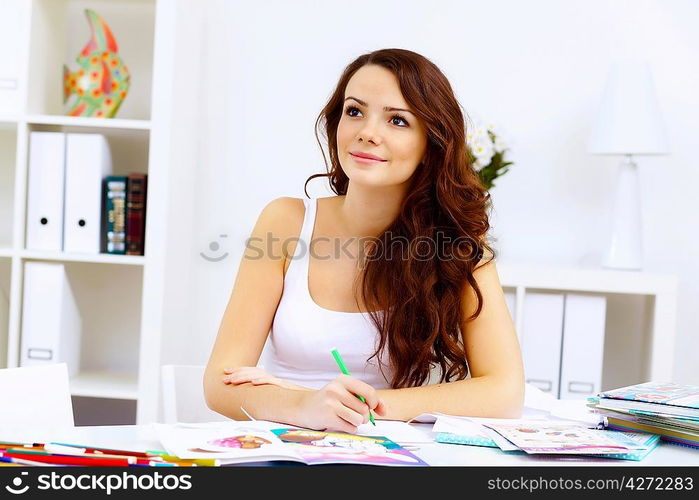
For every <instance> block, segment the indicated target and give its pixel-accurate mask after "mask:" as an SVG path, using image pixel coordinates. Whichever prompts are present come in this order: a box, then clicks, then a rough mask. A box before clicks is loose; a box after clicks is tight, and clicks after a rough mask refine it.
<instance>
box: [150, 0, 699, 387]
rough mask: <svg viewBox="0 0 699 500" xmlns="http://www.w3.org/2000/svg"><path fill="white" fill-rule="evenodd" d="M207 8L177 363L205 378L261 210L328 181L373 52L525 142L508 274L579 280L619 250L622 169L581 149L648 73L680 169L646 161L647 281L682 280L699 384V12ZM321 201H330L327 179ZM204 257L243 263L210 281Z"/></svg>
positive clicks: (189, 63) (413, 5) (683, 5)
mask: <svg viewBox="0 0 699 500" xmlns="http://www.w3.org/2000/svg"><path fill="white" fill-rule="evenodd" d="M180 1H187V0H180ZM209 8H210V10H209V11H208V12H207V13H206V14H205V15H204V16H203V19H199V17H197V16H193V18H194V19H195V20H191V19H192V18H186V17H185V18H183V19H182V20H181V21H180V22H181V23H182V30H183V32H184V31H186V32H192V31H197V30H198V32H199V33H204V35H202V36H200V37H199V38H196V37H195V38H193V39H191V40H192V43H194V44H200V50H199V57H198V58H195V59H194V60H190V59H183V60H182V61H183V68H182V75H183V76H182V77H183V78H187V75H189V74H192V71H194V72H195V73H194V74H195V75H198V76H197V78H198V80H197V82H196V85H193V86H194V87H198V91H197V95H196V96H195V98H196V102H197V103H198V105H197V110H196V111H195V114H196V117H191V116H189V115H188V116H187V117H188V118H195V119H196V127H193V126H192V124H191V122H189V123H183V124H182V125H181V127H180V132H179V135H180V137H181V139H182V140H184V139H186V138H187V137H190V138H191V137H197V141H198V142H196V146H195V154H194V156H195V157H196V165H194V168H195V175H194V176H193V177H192V179H193V181H192V186H191V193H192V197H191V198H190V199H187V200H183V202H182V210H183V219H182V220H183V224H186V227H183V228H182V229H181V231H180V238H179V239H178V240H177V242H176V244H177V245H179V246H184V247H185V248H186V249H187V248H188V250H189V252H188V255H189V261H188V262H184V263H183V264H184V266H185V267H186V268H183V270H182V273H183V276H186V277H187V278H186V280H185V281H183V282H182V286H186V287H187V289H188V293H187V294H186V296H187V297H189V302H188V303H187V304H183V308H185V309H186V311H187V317H189V318H190V320H189V323H188V324H186V325H185V326H182V325H180V326H179V327H180V329H182V328H184V329H186V331H185V333H184V334H182V335H173V336H172V342H171V343H170V344H169V345H168V347H167V348H166V350H165V351H164V356H163V360H162V361H163V362H202V363H203V362H205V361H206V359H207V357H208V354H209V351H210V348H211V344H212V342H213V339H214V337H215V335H216V331H217V328H218V324H219V321H220V318H221V313H222V312H223V309H224V308H225V305H226V302H227V300H228V296H229V293H230V289H231V286H232V284H233V280H234V278H235V274H236V270H237V266H238V262H239V259H240V256H241V254H242V249H243V244H244V239H245V238H246V237H247V235H248V234H249V231H250V229H251V228H252V225H253V224H254V222H255V220H256V217H257V215H258V213H259V211H260V209H261V208H262V207H263V206H264V205H265V204H266V203H267V202H268V201H269V200H271V199H273V198H275V197H278V196H295V197H301V196H303V182H304V181H305V179H306V177H307V176H309V175H310V174H312V173H316V172H321V171H324V165H323V161H322V157H321V154H320V151H319V149H318V146H317V144H316V140H315V137H314V135H313V125H314V122H315V118H316V116H317V114H318V112H319V111H320V109H321V107H322V106H323V104H324V103H325V101H326V99H327V98H328V97H329V95H330V93H331V91H332V89H333V88H334V85H335V84H336V82H337V79H338V78H339V76H340V72H341V70H342V69H343V68H344V66H345V65H346V64H348V63H349V62H350V61H351V60H353V59H354V58H355V57H357V56H358V55H360V54H362V53H364V52H367V51H371V50H375V49H378V48H385V47H400V48H407V49H410V50H414V51H416V52H419V53H421V54H423V55H425V56H427V57H428V58H430V59H431V60H432V61H434V62H435V63H436V64H437V65H438V66H439V67H440V68H441V69H442V71H443V72H444V73H445V74H446V75H447V77H448V78H449V79H450V81H451V83H452V85H453V87H454V89H455V91H456V93H457V97H458V98H459V100H460V102H461V103H462V105H463V106H464V108H465V109H466V111H467V112H468V113H469V115H471V116H474V115H478V116H482V117H485V118H487V119H489V120H490V121H492V122H494V123H495V124H498V125H500V126H501V128H503V129H504V130H505V131H506V132H507V135H508V136H509V137H510V139H511V140H512V141H513V156H512V158H513V161H514V162H515V165H514V166H513V167H512V169H511V171H510V172H509V173H508V174H507V175H506V176H504V177H503V178H501V179H498V180H497V181H496V184H497V186H496V188H495V189H494V190H493V191H492V194H493V198H494V205H495V213H494V217H493V221H492V222H493V225H494V230H493V233H494V235H495V236H496V237H497V238H498V240H499V241H498V243H497V247H498V249H499V250H500V251H501V261H503V262H536V263H549V264H554V265H566V266H589V267H595V266H599V264H600V262H601V258H602V254H603V252H604V249H605V248H606V240H605V237H606V233H605V231H606V220H607V219H608V217H609V211H610V208H611V202H612V196H613V182H614V177H615V173H616V164H617V161H618V160H617V159H615V158H608V157H594V156H590V155H588V154H587V153H586V151H585V146H586V140H587V135H588V132H589V127H590V123H591V122H592V120H593V117H594V112H595V108H596V106H597V102H598V99H599V97H600V95H601V90H602V86H603V83H604V78H605V76H606V72H607V69H608V65H609V63H610V62H611V61H612V60H613V59H616V58H623V57H640V58H645V59H647V60H648V61H649V62H650V65H651V68H652V70H653V72H654V77H655V83H656V89H657V93H658V99H659V101H660V106H661V110H662V111H663V113H664V117H665V122H666V124H667V129H668V135H669V137H670V141H671V148H672V154H671V155H669V156H662V157H648V158H639V165H640V171H641V189H642V193H641V196H642V201H643V219H644V224H645V239H644V245H645V269H646V270H648V271H651V272H653V271H654V272H669V273H677V274H678V275H679V276H680V290H679V298H680V302H679V310H678V314H679V316H678V334H677V346H676V368H675V379H677V380H678V381H684V382H697V381H698V380H699V366H698V365H697V364H696V362H695V360H696V355H697V345H699V343H698V339H697V337H698V336H699V335H698V334H697V332H698V331H699V316H697V314H696V304H697V303H699V266H698V264H697V259H696V256H697V255H699V232H698V231H697V227H698V226H699V225H698V223H697V222H698V220H697V219H698V217H697V213H699V210H698V209H699V197H698V196H697V195H696V194H695V186H697V185H699V168H698V167H699V162H698V161H697V160H696V158H695V157H694V154H695V151H696V149H695V148H694V147H693V144H694V143H695V141H696V137H697V136H698V135H699V93H698V92H697V89H699V64H698V63H697V61H699V32H698V31H697V30H696V20H697V19H699V3H698V2H696V1H693V0H662V1H660V0H658V1H639V0H628V1H621V0H617V1H613V2H611V1H604V0H586V1H582V0H575V1H572V0H568V1H565V2H561V1H558V0H530V1H527V2H520V1H516V0H509V1H508V0H496V1H489V2H482V1H471V0H469V1H436V2H430V3H427V2H424V1H415V0H398V1H393V0H392V1H381V2H377V1H375V0H374V1H367V0H356V1H354V2H352V3H351V4H347V3H346V2H320V1H299V0H295V1H293V2H288V1H264V2H241V1H229V2H222V1H221V0H217V1H211V2H209ZM194 22H196V23H200V24H198V25H197V26H195V27H192V26H191V25H188V24H187V23H190V24H191V23H194ZM192 52H196V51H195V50H190V51H189V54H190V55H191V53H192ZM191 98H192V96H184V95H183V96H182V99H191ZM191 108H192V106H191V105H190V106H188V107H187V109H190V110H191ZM198 132H199V134H198ZM197 134H198V135H197ZM182 147H183V148H184V147H187V148H188V149H187V151H188V152H189V153H190V154H191V153H192V151H191V148H192V147H193V146H192V145H191V144H190V145H189V146H182ZM309 192H310V194H311V195H312V196H327V195H329V194H330V191H329V190H328V189H327V188H325V186H324V184H323V181H322V180H320V179H317V180H314V181H313V182H312V184H311V188H310V189H309ZM190 211H191V212H190ZM222 234H226V235H228V236H227V238H221V237H220V235H222ZM212 241H217V242H218V243H219V244H220V249H219V250H218V251H217V252H213V251H211V250H210V249H209V244H210V243H211V242H212ZM190 246H191V247H190ZM200 252H208V254H209V255H211V256H220V255H223V253H224V252H228V253H229V256H228V257H227V258H225V259H223V260H222V261H220V262H218V263H212V262H207V261H206V260H204V259H203V258H202V257H201V256H200V255H199V253H200ZM178 314H182V313H181V312H178ZM181 331H182V330H181Z"/></svg>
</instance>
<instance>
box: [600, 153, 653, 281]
mask: <svg viewBox="0 0 699 500" xmlns="http://www.w3.org/2000/svg"><path fill="white" fill-rule="evenodd" d="M612 217H613V218H612V234H611V241H610V245H609V249H608V250H607V254H606V256H605V258H604V262H603V266H604V267H606V268H609V269H626V270H640V269H641V268H642V267H643V246H642V224H641V196H640V187H639V180H638V166H637V165H636V163H635V162H634V161H633V158H632V157H631V155H628V156H627V157H626V158H625V159H624V160H623V161H622V162H621V163H620V164H619V170H618V174H617V184H616V197H615V200H614V212H613V216H612Z"/></svg>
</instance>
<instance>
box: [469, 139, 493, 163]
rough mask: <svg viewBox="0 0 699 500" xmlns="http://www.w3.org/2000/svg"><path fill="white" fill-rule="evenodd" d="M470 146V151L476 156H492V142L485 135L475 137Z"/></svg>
mask: <svg viewBox="0 0 699 500" xmlns="http://www.w3.org/2000/svg"><path fill="white" fill-rule="evenodd" d="M470 146H471V152H472V153H473V156H475V157H476V158H481V157H484V156H489V157H490V156H493V153H494V151H493V143H492V141H491V140H490V137H488V136H487V135H486V136H485V137H477V138H476V139H474V141H473V143H471V144H470Z"/></svg>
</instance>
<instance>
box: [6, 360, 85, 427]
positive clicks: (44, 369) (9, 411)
mask: <svg viewBox="0 0 699 500" xmlns="http://www.w3.org/2000/svg"><path fill="white" fill-rule="evenodd" d="M0 400H2V410H0V427H2V428H7V427H17V426H21V427H34V428H39V427H41V428H45V427H51V428H57V427H73V426H74V420H73V402H72V400H71V399H70V385H69V378H68V367H67V365H66V364H65V363H57V364H51V365H44V366H27V367H20V368H4V369H0Z"/></svg>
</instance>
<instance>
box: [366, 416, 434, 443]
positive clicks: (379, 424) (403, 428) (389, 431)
mask: <svg viewBox="0 0 699 500" xmlns="http://www.w3.org/2000/svg"><path fill="white" fill-rule="evenodd" d="M357 434H358V435H360V436H383V437H387V438H388V439H390V440H391V441H393V442H395V443H398V444H420V443H431V442H432V441H434V439H433V438H432V435H431V433H430V432H429V431H423V430H420V429H417V428H415V427H413V426H411V425H410V424H408V423H406V422H402V421H400V420H377V421H376V425H372V424H370V423H369V424H362V425H360V426H359V428H358V430H357Z"/></svg>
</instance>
